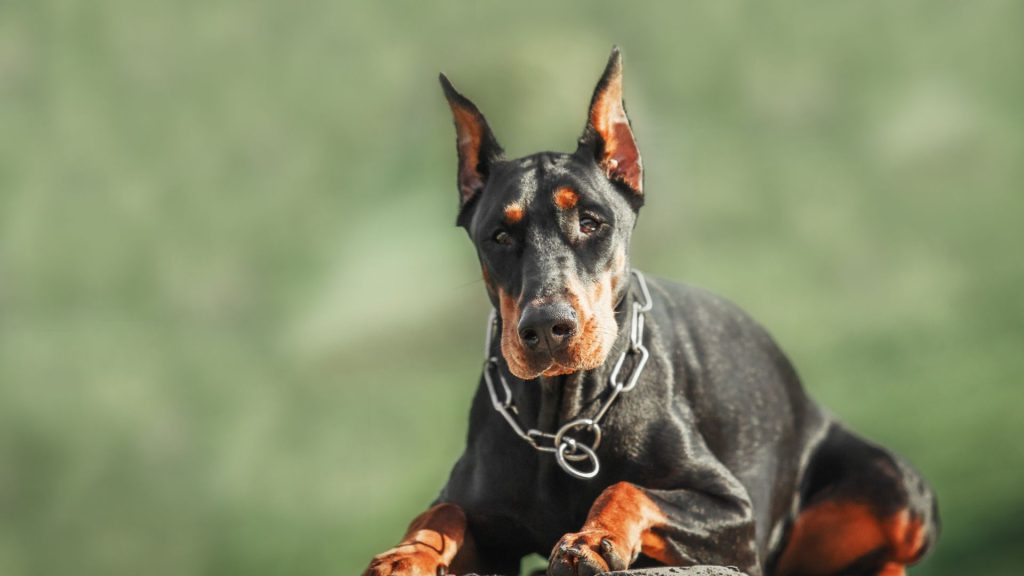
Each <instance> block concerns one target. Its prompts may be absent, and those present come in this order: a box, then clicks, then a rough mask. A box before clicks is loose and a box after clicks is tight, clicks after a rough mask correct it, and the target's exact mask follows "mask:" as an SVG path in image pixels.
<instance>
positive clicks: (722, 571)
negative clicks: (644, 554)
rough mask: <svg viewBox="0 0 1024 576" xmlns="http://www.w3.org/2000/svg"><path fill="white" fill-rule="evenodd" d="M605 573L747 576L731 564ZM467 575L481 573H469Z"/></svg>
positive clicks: (624, 575)
mask: <svg viewBox="0 0 1024 576" xmlns="http://www.w3.org/2000/svg"><path fill="white" fill-rule="evenodd" d="M538 574H540V573H538ZM604 574H605V576H746V575H745V574H744V573H743V572H740V571H739V570H737V569H736V568H732V567H729V566H690V567H688V568H682V567H676V566H668V567H665V568H644V569H638V570H622V571H619V572H605V573H604ZM467 576H479V575H478V574H469V575H467Z"/></svg>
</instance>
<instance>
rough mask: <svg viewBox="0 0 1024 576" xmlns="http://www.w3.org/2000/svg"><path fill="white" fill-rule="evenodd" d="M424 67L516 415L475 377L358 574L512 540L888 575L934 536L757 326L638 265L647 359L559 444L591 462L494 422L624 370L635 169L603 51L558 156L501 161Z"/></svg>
mask: <svg viewBox="0 0 1024 576" xmlns="http://www.w3.org/2000/svg"><path fill="white" fill-rule="evenodd" d="M442 84H443V85H444V87H445V92H446V95H447V96H448V100H449V103H450V104H451V106H452V110H453V113H454V116H455V124H456V128H457V131H458V137H459V140H458V150H459V159H460V169H459V188H460V192H461V206H460V215H459V223H460V225H462V226H464V227H465V228H466V230H467V232H468V233H469V235H470V237H471V238H472V239H473V240H474V242H475V243H476V244H477V247H478V252H479V254H480V260H481V265H482V268H483V272H484V277H485V281H486V284H487V287H488V292H489V294H490V296H491V298H492V301H493V302H494V305H495V308H496V309H497V310H498V311H499V313H500V315H499V320H498V329H497V333H498V335H499V338H496V339H495V341H494V343H493V345H492V350H490V351H489V353H490V354H491V355H492V356H493V357H494V358H496V359H500V360H497V361H496V362H495V363H494V365H493V367H491V366H488V367H487V368H486V369H487V370H491V371H492V372H493V374H490V373H489V374H488V375H487V376H488V377H489V378H491V380H492V383H491V385H492V386H493V385H494V384H493V380H495V379H498V380H500V381H503V382H505V383H507V385H508V388H509V391H510V392H511V396H512V398H514V402H515V406H516V411H515V412H514V413H513V412H510V414H509V415H508V416H507V417H504V416H503V415H502V414H501V413H500V412H499V411H498V410H497V409H496V408H495V405H494V404H495V402H494V398H493V397H492V391H491V390H490V389H489V388H488V382H487V379H486V378H481V383H480V388H479V389H478V392H477V396H476V399H475V400H474V402H473V407H472V410H471V414H470V427H469V435H468V440H467V446H466V450H465V452H464V454H463V455H462V457H461V458H460V459H459V461H458V463H457V464H456V465H455V468H454V470H453V471H452V474H451V478H450V479H449V481H448V484H447V486H445V488H444V490H443V491H442V493H441V496H440V498H439V499H438V501H437V502H436V503H435V505H434V506H433V507H432V508H430V509H429V510H428V511H427V512H425V513H423V514H422V515H420V516H419V517H418V518H417V519H416V520H414V521H413V523H412V525H411V526H410V528H409V531H408V533H407V534H406V538H405V539H404V540H403V541H402V543H401V544H400V545H399V546H397V547H395V548H393V549H391V550H389V551H387V552H385V553H383V554H381V555H378V556H377V557H376V558H375V559H374V561H373V562H372V563H371V565H370V568H369V569H368V570H367V574H368V576H389V575H392V574H394V575H395V576H406V575H409V576H421V575H423V574H428V575H433V574H435V573H438V574H440V573H441V572H444V571H445V570H447V569H448V567H449V566H451V568H452V570H454V571H458V572H461V571H476V572H483V573H500V574H514V573H516V572H517V571H518V567H519V561H520V559H521V558H522V556H524V555H526V554H530V553H534V552H537V553H542V554H547V553H548V552H549V551H551V554H550V565H549V568H548V572H549V574H551V575H552V576H572V575H578V576H590V575H591V574H595V573H598V572H602V571H606V570H609V569H622V568H625V567H627V566H636V565H646V564H667V565H692V564H719V565H727V566H736V567H738V568H739V569H741V570H743V571H745V572H747V573H748V574H750V575H751V576H758V575H761V574H779V575H791V576H795V575H812V574H822V575H825V574H829V575H840V574H850V575H853V574H865V575H867V574H884V575H888V576H892V575H896V574H902V573H903V572H904V567H905V566H906V565H908V564H911V563H913V562H915V561H917V560H918V559H920V557H921V556H922V555H923V554H924V552H925V551H926V550H927V549H928V548H929V547H930V545H931V544H932V543H933V542H934V540H935V538H936V537H937V531H938V515H937V508H936V504H935V499H934V496H933V495H932V493H931V491H930V489H929V488H928V487H927V486H926V485H925V483H924V482H923V480H921V478H920V477H919V476H918V475H917V473H916V472H914V471H913V469H911V468H910V467H909V466H908V465H907V464H906V463H904V462H903V461H902V460H900V459H899V458H898V457H897V456H895V455H893V454H892V453H890V452H888V451H886V450H884V449H882V448H880V447H877V446H875V445H873V444H870V443H868V442H866V441H864V440H862V439H860V438H858V437H856V436H855V435H853V434H852V433H850V432H848V431H847V430H845V429H844V428H843V427H842V426H841V425H840V424H838V423H837V422H836V421H835V420H833V419H832V418H831V417H830V416H829V415H828V414H826V413H824V412H823V411H822V410H821V409H820V408H818V407H817V405H815V404H814V403H813V402H812V401H811V400H810V399H809V398H808V397H807V396H806V394H805V393H804V390H803V388H802V386H801V384H800V382H799V379H798V378H797V375H796V372H795V371H794V370H793V368H792V366H791V365H790V363H789V361H788V360H787V359H786V357H785V356H784V355H783V354H782V352H781V351H780V350H779V349H778V347H777V346H776V345H775V343H774V342H773V340H772V339H771V337H770V336H769V335H768V334H767V333H766V332H765V330H764V329H762V328H761V327H760V326H759V325H757V324H756V323H755V322H754V321H753V320H751V319H750V318H749V317H748V316H747V315H746V314H744V313H743V312H742V311H740V310H739V309H738V308H737V307H735V306H734V305H732V304H730V303H728V302H726V301H724V300H722V299H720V298H718V297H715V296H714V295H712V294H709V293H708V292H705V291H703V290H700V289H698V288H694V287H689V286H684V285H678V284H673V283H670V282H666V281H661V280H649V281H648V282H647V284H648V286H649V289H650V290H649V292H650V298H651V302H650V305H651V306H650V311H648V312H646V314H644V315H643V318H642V319H641V321H642V331H641V332H640V333H641V335H642V336H641V340H642V344H643V345H644V346H646V349H648V350H649V351H650V359H649V361H648V362H647V363H646V365H645V366H639V367H637V358H635V357H634V358H632V359H631V360H630V361H629V362H627V363H626V364H627V370H629V369H630V368H632V369H634V370H636V371H638V372H639V380H638V381H637V384H636V386H635V388H632V389H630V390H628V391H625V392H621V393H620V394H618V395H617V396H616V397H614V398H611V400H610V401H611V404H610V405H609V407H608V409H607V412H606V413H604V414H602V415H601V416H602V417H603V419H601V420H600V421H599V427H600V432H601V439H600V444H599V445H598V446H597V448H596V454H595V456H594V457H593V458H588V457H587V456H586V454H584V453H583V452H581V451H580V450H581V449H579V448H577V445H576V444H575V442H576V441H577V440H578V441H579V442H580V443H582V444H584V445H591V446H593V445H596V444H597V442H596V440H595V439H594V438H592V437H591V439H590V441H589V444H588V441H587V440H585V439H584V437H586V434H587V433H588V430H587V429H588V426H582V427H579V428H574V429H572V430H570V433H571V434H570V435H569V438H570V440H568V441H567V440H564V439H562V443H563V444H565V443H566V442H568V444H565V445H563V446H562V447H561V448H562V450H565V453H568V454H571V455H575V456H576V457H577V458H576V460H575V461H576V462H577V463H576V464H570V468H576V469H581V468H586V467H587V466H596V465H597V463H598V461H599V462H600V471H599V473H598V474H597V475H596V477H594V478H593V479H589V480H585V479H580V478H577V477H574V476H572V475H570V474H568V473H566V470H564V469H563V467H561V466H560V465H559V463H558V462H557V461H556V458H555V457H554V456H553V455H552V454H551V453H550V452H545V451H541V450H538V449H537V448H536V447H535V446H534V445H533V444H531V443H530V442H529V441H527V440H525V439H524V438H521V437H520V435H519V434H517V432H516V431H515V430H514V428H513V426H512V425H511V423H510V421H509V419H508V418H511V419H512V420H513V421H514V422H515V423H516V424H517V425H519V426H520V427H521V428H522V429H523V430H527V429H533V430H540V431H546V432H549V433H553V432H555V431H556V430H558V429H559V428H561V427H563V426H565V425H566V423H568V422H572V421H574V420H577V419H580V418H589V419H591V420H587V421H586V422H591V421H592V420H596V419H598V413H600V412H601V411H602V408H604V406H605V404H606V403H607V402H609V398H610V395H612V394H613V388H614V384H613V383H614V382H621V381H622V380H621V377H620V378H619V379H618V380H613V379H612V378H611V372H612V369H613V365H614V364H615V363H616V361H617V360H618V357H619V356H620V355H621V354H623V353H626V354H627V355H631V354H632V351H633V350H634V349H635V348H634V347H633V346H631V338H630V332H631V330H634V323H635V322H636V320H635V319H634V318H633V317H631V312H632V311H633V310H634V302H637V301H638V300H641V299H643V300H645V299H646V298H644V297H642V296H641V294H642V290H641V287H640V286H639V283H641V282H643V281H642V279H638V280H632V279H631V274H630V270H629V266H628V244H629V235H630V232H631V231H632V227H633V224H634V223H635V218H636V214H637V211H638V210H639V208H640V205H641V204H642V203H643V193H642V167H641V165H640V157H639V152H638V150H637V148H636V143H635V140H634V138H633V135H632V130H631V128H630V126H629V122H628V119H627V118H626V116H625V110H624V108H623V107H622V100H621V64H620V61H619V56H618V52H617V51H615V52H613V54H612V58H611V60H610V61H609V65H608V67H607V69H606V70H605V74H604V77H602V79H601V82H600V83H599V84H598V88H597V90H596V91H595V94H594V98H593V101H592V102H591V110H590V114H589V117H588V123H587V129H586V131H585V133H584V136H583V138H581V141H580V147H579V149H578V150H577V151H576V153H574V154H556V153H541V154H535V155H532V156H528V157H525V158H521V159H516V160H505V159H504V158H503V157H502V152H501V148H500V147H499V146H498V145H497V141H496V140H495V139H494V137H493V135H492V134H491V132H490V128H489V127H488V126H487V124H486V121H485V120H484V119H483V116H482V115H481V114H480V113H479V111H478V110H477V109H476V107H475V106H474V105H473V104H472V103H470V102H469V101H468V100H466V99H465V98H463V97H462V96H461V95H459V94H458V93H457V92H455V90H454V89H453V88H452V87H451V85H450V84H448V82H447V80H446V79H444V78H443V77H442ZM589 431H590V433H591V434H592V433H593V432H594V430H593V427H590V428H589ZM572 434H575V436H573V435H572ZM573 438H575V440H574V439H573ZM551 447H553V448H555V449H557V448H558V446H556V445H552V446H551ZM580 460H582V463H579V461H580ZM552 546H554V549H553V550H552Z"/></svg>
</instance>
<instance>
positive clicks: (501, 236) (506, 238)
mask: <svg viewBox="0 0 1024 576" xmlns="http://www.w3.org/2000/svg"><path fill="white" fill-rule="evenodd" d="M494 242H495V243H496V244H501V245H502V246H509V245H510V244H512V235H511V234H509V233H508V232H505V231H504V230H498V231H497V232H495V233H494Z"/></svg>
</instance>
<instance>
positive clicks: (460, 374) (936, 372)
mask: <svg viewBox="0 0 1024 576" xmlns="http://www.w3.org/2000/svg"><path fill="white" fill-rule="evenodd" d="M1022 19H1024V10H1022V8H1021V5H1020V4H1019V3H1014V2H1009V1H1006V2H999V1H988V0H982V1H978V2H971V3H955V2H924V1H908V2H896V3H893V2H881V1H878V2H861V3H838V2H816V3H781V4H774V3H773V4H770V5H769V4H747V3H740V2H732V1H727V2H719V1H716V2H701V3H678V4H669V3H666V4H664V5H653V4H652V5H643V6H641V5H633V4H623V3H612V2H593V3H576V4H569V3H534V2H527V3H494V2H487V3H481V2H474V3H465V2H460V3H456V2H433V3H425V2H398V3H366V4H364V5H362V6H353V5H348V4H343V3H339V2H327V1H316V2H305V3H283V2H280V3H272V2H227V1H213V2H198V1H191V2H190V1H180V2H171V1H167V2H145V3H142V2H130V1H127V0H123V1H116V0H107V1H95V2H90V3H76V2H70V1H65V2H61V1H42V0H35V1H14V2H6V3H0V574H4V575H5V576H6V575H11V576H20V575H29V574H69V573H76V574H81V575H83V576H86V575H91V574H96V575H115V574H139V573H143V572H144V573H147V574H154V575H158V574H168V575H172V574H173V575H183V574H247V575H260V574H281V573H289V574H324V573H338V574H354V573H357V572H358V571H361V570H362V568H363V567H364V566H365V564H366V562H367V561H368V560H369V558H370V556H372V555H373V554H374V553H375V552H377V551H380V550H382V549H384V548H386V547H387V546H389V545H390V544H391V543H392V542H393V541H394V540H395V539H396V538H397V537H399V535H400V534H401V532H402V531H403V529H404V526H405V524H406V522H407V521H408V520H409V519H410V518H411V517H412V516H413V515H414V514H415V513H416V512H417V511H418V510H419V509H421V508H422V507H423V506H424V505H426V504H427V503H428V502H429V501H430V500H431V499H432V498H433V496H434V495H435V494H436V492H437V490H438V489H439V488H440V486H441V485H442V484H443V482H444V480H445V478H446V475H447V471H448V468H449V466H450V465H451V463H452V462H453V461H454V459H455V458H456V457H457V455H458V453H459V451H460V448H461V444H462V442H463V440H464V434H465V422H466V418H465V416H466V412H467V409H468V403H469V399H470V396H471V394H472V393H473V389H474V386H475V383H476V378H477V373H478V369H479V358H478V356H479V353H480V352H479V350H480V346H481V343H480V338H481V333H482V325H483V321H484V318H485V315H486V310H487V301H486V299H485V297H484V291H483V288H482V284H481V282H480V281H479V272H478V270H477V267H476V264H475V256H474V253H473V250H472V248H471V246H470V245H469V243H468V242H467V241H466V239H465V237H464V234H463V233H462V232H461V231H459V230H457V229H456V228H454V227H453V226H452V224H453V222H454V216H455V215H454V210H455V205H456V195H455V194H456V192H455V187H454V179H455V176H454V172H455V158H454V147H453V146H452V142H453V140H454V135H453V133H452V129H451V126H450V120H449V117H448V111H447V109H446V106H445V104H444V102H443V99H442V97H441V95H440V90H439V88H438V86H437V84H436V75H437V72H438V71H441V70H443V71H445V72H446V73H448V74H449V76H450V77H451V78H452V80H453V81H454V82H455V84H456V86H458V87H459V88H460V90H462V91H463V92H465V93H466V94H468V95H469V96H470V97H471V98H473V99H474V100H475V101H476V102H477V104H479V105H480V106H481V108H482V109H483V110H484V112H485V113H486V114H487V115H488V118H489V119H490V120H491V124H492V126H493V127H494V129H495V131H496V133H497V135H498V138H499V139H500V140H501V141H502V143H503V144H504V145H505V147H506V149H507V150H508V151H509V152H510V153H511V154H516V155H518V154H525V153H529V152H532V151H535V150H538V149H563V150H564V149H568V148H570V147H571V144H572V143H573V141H574V139H575V137H576V136H577V135H578V133H579V131H580V130H581V129H582V124H583V121H584V118H585V106H586V104H587V102H588V99H589V97H590V91H591V89H592V88H593V84H594V82H595V81H596V79H597V76H598V74H599V73H600V70H601V67H602V65H603V63H604V59H605V57H606V56H607V53H608V50H609V49H610V47H611V45H612V44H613V43H617V44H619V45H620V46H621V47H622V48H623V50H624V53H625V59H626V98H627V103H628V105H629V110H630V113H631V116H632V118H633V121H634V126H635V129H636V132H637V135H638V139H639V141H640V146H641V150H642V152H643V153H644V160H645V167H646V168H647V181H646V186H645V189H646V190H647V191H648V196H649V200H648V207H647V208H646V209H645V211H644V212H643V214H642V216H641V218H640V225H639V227H638V229H637V232H636V235H635V236H634V246H633V253H634V263H635V264H636V265H637V266H638V267H640V268H642V269H643V270H645V271H647V272H649V273H653V274H656V275H659V276H664V277H669V278H675V279H680V280H687V281H690V282H694V283H697V284H701V285H704V286H707V287H710V288H712V289H714V290H716V291H718V292H720V293H722V294H724V295H726V296H728V297H730V298H732V299H734V300H736V301H737V302H739V303H740V304H741V305H742V306H744V307H745V308H747V309H748V310H749V311H750V312H752V313H753V315H754V316H755V317H757V318H759V319H760V320H761V321H762V322H763V323H764V324H765V325H766V326H768V327H769V329H770V330H771V331H772V332H773V333H774V334H775V335H776V337H777V339H778V340H779V341H780V342H781V343H782V345H783V346H784V348H785V349H786V350H787V351H788V352H789V353H790V354H791V356H792V357H793V360H794V362H795V363H796V365H797V367H798V368H799V370H800V371H801V374H802V375H803V376H804V379H805V381H806V383H807V386H808V388H809V389H810V390H811V391H812V393H813V394H814V395H815V396H816V397H817V398H819V399H820V400H821V401H822V402H823V403H824V404H826V405H827V406H828V407H829V408H830V409H832V410H833V411H834V412H835V413H837V414H838V415H839V416H840V417H842V418H843V419H845V420H846V421H848V422H849V423H851V424H852V425H853V426H854V427H855V428H857V429H858V430H860V431H862V432H864V433H865V434H867V435H868V436H870V437H872V438H874V439H876V440H879V441H881V442H884V443H885V444H887V445H890V446H893V447H894V448H896V449H898V450H899V451H900V452H901V453H903V454H904V455H906V456H907V457H908V458H909V459H910V460H911V461H912V462H914V463H915V464H916V465H917V466H918V467H919V468H920V469H921V470H922V471H923V472H924V473H925V475H926V476H927V477H928V478H930V479H931V481H932V482H933V484H934V485H935V487H936V489H937V491H938V494H939V498H940V502H941V504H942V512H943V517H944V524H945V529H944V533H943V538H942V540H941V542H940V544H939V546H938V548H937V550H936V554H935V555H934V556H933V558H932V559H930V560H929V561H927V562H926V563H925V564H924V565H922V566H921V568H920V569H918V570H916V571H915V573H916V574H921V575H931V576H941V575H950V576H952V575H954V574H956V575H959V574H964V573H979V574H980V573H985V574H1015V573H1018V572H1019V570H1020V568H1019V567H1020V563H1021V561H1022V560H1024V558H1022V554H1021V553H1020V552H1019V550H1020V540H1021V536H1024V523H1022V522H1021V521H1020V517H1021V514H1022V513H1024V492H1022V491H1021V486H1024V448H1021V443H1020V442H1019V438H1021V437H1022V436H1024V408H1022V407H1021V406H1022V404H1021V393H1020V390H1019V386H1020V384H1021V381H1022V375H1024V355H1022V350H1024V299H1022V298H1021V290H1022V289H1024V259H1022V257H1021V254H1020V250H1021V247H1022V246H1024V228H1022V226H1021V224H1020V217H1021V214H1022V213H1024V194H1022V193H1021V192H1022V190H1024V163H1022V162H1021V161H1020V160H1021V158H1024V107H1022V106H1021V102H1024V78H1022V76H1024V72H1022V71H1024V36H1022V35H1021V34H1020V22H1021V21H1024V20H1022Z"/></svg>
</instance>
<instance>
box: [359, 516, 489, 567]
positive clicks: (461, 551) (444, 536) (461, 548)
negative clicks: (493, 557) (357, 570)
mask: <svg viewBox="0 0 1024 576" xmlns="http://www.w3.org/2000/svg"><path fill="white" fill-rule="evenodd" d="M471 540H472V539H471V538H470V537H469V533H468V531H467V528H466V514H465V513H464V512H463V511H462V508H459V507H458V506H456V505H455V504H437V505H435V506H433V507H431V508H430V509H429V510H427V511H426V512H424V513H422V514H420V515H419V516H417V517H416V519H415V520H413V521H412V523H410V524H409V529H408V530H406V533H405V537H404V538H402V541H401V542H400V543H399V544H398V545H397V546H395V547H394V548H391V549H390V550H387V551H385V552H383V553H381V554H378V555H376V556H374V558H373V560H372V561H370V566H369V567H368V568H367V569H366V571H365V572H363V576H445V574H446V573H447V572H448V570H449V568H450V567H453V565H454V571H457V572H462V571H463V570H467V569H469V568H470V566H469V565H470V564H471V560H470V557H471V556H472V541H471Z"/></svg>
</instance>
